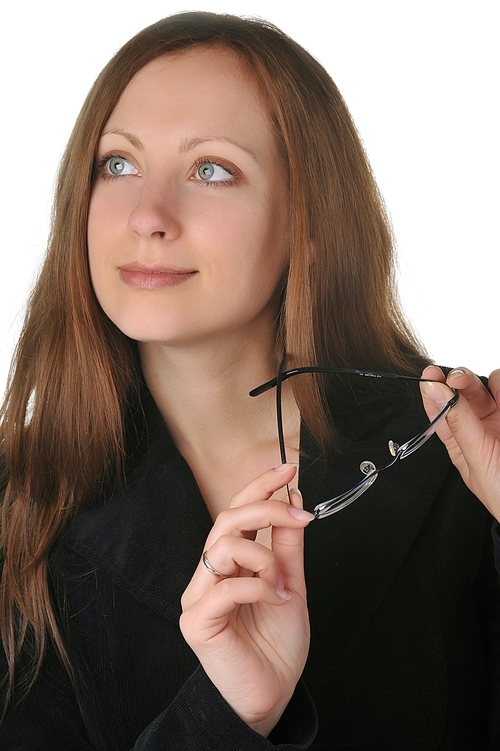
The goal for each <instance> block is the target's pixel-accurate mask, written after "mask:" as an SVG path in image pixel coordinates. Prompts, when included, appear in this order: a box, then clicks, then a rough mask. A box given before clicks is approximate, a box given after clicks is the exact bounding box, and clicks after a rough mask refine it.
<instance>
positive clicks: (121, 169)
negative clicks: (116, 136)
mask: <svg viewBox="0 0 500 751" xmlns="http://www.w3.org/2000/svg"><path fill="white" fill-rule="evenodd" d="M106 168H107V172H108V174H109V175H113V177H118V176H119V175H135V174H136V173H137V170H136V168H135V167H134V165H133V164H131V163H130V162H129V161H128V159H125V157H123V156H112V157H109V158H108V159H107V160H106Z"/></svg>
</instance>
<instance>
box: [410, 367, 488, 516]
mask: <svg viewBox="0 0 500 751" xmlns="http://www.w3.org/2000/svg"><path fill="white" fill-rule="evenodd" d="M422 377H423V378H432V379H435V380H438V381H442V383H443V384H444V383H447V384H449V385H450V386H452V387H453V388H455V389H458V390H459V392H460V399H459V401H458V403H457V404H456V405H455V406H454V407H453V408H452V409H451V410H450V411H449V413H448V415H447V418H446V422H445V423H444V422H443V423H442V424H441V425H440V426H439V427H438V430H437V432H438V435H439V437H440V438H441V440H442V441H443V443H444V444H445V446H446V448H447V449H448V453H449V455H450V458H451V460H452V462H453V464H454V465H455V466H456V467H457V469H458V470H459V472H460V474H461V475H462V478H463V480H464V482H465V483H466V485H467V486H468V487H469V488H470V490H472V492H473V493H474V494H475V495H476V496H477V497H478V498H479V499H480V500H481V501H482V502H483V503H484V505H485V506H486V508H488V509H489V511H490V512H491V513H492V514H493V516H494V517H495V518H496V519H497V520H498V521H500V370H494V371H493V373H491V375H490V377H489V379H488V384H489V388H490V391H491V393H489V392H488V391H487V389H486V388H485V387H484V386H483V384H482V382H481V381H480V379H479V378H478V377H477V376H476V375H474V373H472V372H471V371H470V370H468V369H467V368H455V369H454V370H452V371H451V372H450V373H449V374H448V376H447V377H446V378H445V376H444V374H443V372H442V371H441V369H440V368H437V367H435V366H430V367H428V368H426V369H425V370H424V372H423V373H422ZM421 387H422V396H423V402H424V407H425V409H426V411H427V414H428V416H429V417H430V418H431V419H432V418H433V417H435V415H436V414H437V412H438V411H439V409H440V407H442V406H443V405H444V404H445V403H446V401H448V399H449V397H450V391H449V389H448V388H447V387H446V386H444V385H443V386H442V385H441V384H431V383H427V384H422V385H421ZM492 395H493V396H492Z"/></svg>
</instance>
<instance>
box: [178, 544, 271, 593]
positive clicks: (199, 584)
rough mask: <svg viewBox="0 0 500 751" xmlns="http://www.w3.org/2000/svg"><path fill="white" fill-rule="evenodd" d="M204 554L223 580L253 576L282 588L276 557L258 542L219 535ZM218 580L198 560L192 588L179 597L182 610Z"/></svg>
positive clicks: (219, 580) (218, 578) (218, 579)
mask: <svg viewBox="0 0 500 751" xmlns="http://www.w3.org/2000/svg"><path fill="white" fill-rule="evenodd" d="M205 554H206V556H207V558H208V561H209V562H210V565H211V566H212V568H213V569H215V571H218V572H219V573H220V574H222V575H223V577H232V576H238V575H241V573H242V570H244V571H245V575H247V576H250V577H251V576H253V575H254V574H256V575H257V576H259V577H260V578H261V579H265V580H266V581H268V582H269V583H270V584H272V585H274V586H275V587H278V588H280V589H283V586H284V583H283V577H282V576H281V574H280V572H279V569H278V564H277V562H276V558H275V556H274V555H273V553H272V552H271V550H270V549H269V548H266V547H264V546H263V545H260V544H259V543H258V542H253V541H252V540H247V539H245V538H242V537H233V536H232V535H223V536H222V537H219V539H218V540H217V541H216V542H215V543H214V544H213V545H212V546H211V547H210V548H208V549H207V550H206V551H205ZM247 572H248V573H247ZM221 581H222V579H221V578H220V577H218V576H216V575H215V574H213V573H211V572H210V571H209V570H208V568H207V567H206V565H205V564H204V563H203V560H202V561H201V563H200V565H199V570H198V569H197V576H195V577H193V581H192V585H190V586H189V587H188V589H187V590H186V592H185V593H184V596H183V598H182V604H183V608H189V607H191V606H192V605H193V604H194V602H195V601H197V600H199V599H200V597H202V596H203V594H204V593H205V592H206V591H208V589H210V588H211V587H215V586H216V585H217V584H220V582H221Z"/></svg>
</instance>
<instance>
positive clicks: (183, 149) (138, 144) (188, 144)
mask: <svg viewBox="0 0 500 751" xmlns="http://www.w3.org/2000/svg"><path fill="white" fill-rule="evenodd" d="M109 133H114V134H116V135H118V136H123V138H126V139H127V141H129V142H130V143H131V144H132V146H134V147H135V148H136V149H138V150H139V151H144V145H143V143H142V141H141V140H140V139H139V138H137V136H135V135H134V134H133V133H130V132H129V131H128V130H122V128H110V129H109V130H104V131H103V133H102V136H107V135H108V134H109ZM102 136H101V137H102ZM214 142H215V143H230V144H231V145H232V146H236V147H237V148H238V149H241V150H242V151H245V152H246V153H247V154H249V155H250V156H251V157H252V158H253V159H255V161H256V162H257V161H258V159H257V157H256V156H255V154H254V152H253V151H252V150H251V149H250V148H249V147H248V146H244V145H243V144H242V143H238V142H237V141H234V140H233V139H232V138H227V137H226V136H203V137H195V138H183V139H182V140H181V142H180V144H179V154H187V152H189V151H191V150H192V149H194V148H195V147H196V146H199V145H200V144H201V143H214Z"/></svg>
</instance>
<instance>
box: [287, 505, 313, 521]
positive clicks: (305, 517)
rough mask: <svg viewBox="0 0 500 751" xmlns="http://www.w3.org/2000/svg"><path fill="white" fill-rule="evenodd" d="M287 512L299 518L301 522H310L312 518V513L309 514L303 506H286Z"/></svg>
mask: <svg viewBox="0 0 500 751" xmlns="http://www.w3.org/2000/svg"><path fill="white" fill-rule="evenodd" d="M288 513H289V514H290V516H293V518H294V519H299V521H301V522H303V521H308V522H312V520H313V519H314V514H310V513H309V511H306V510H305V509H303V508H295V506H288Z"/></svg>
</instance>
